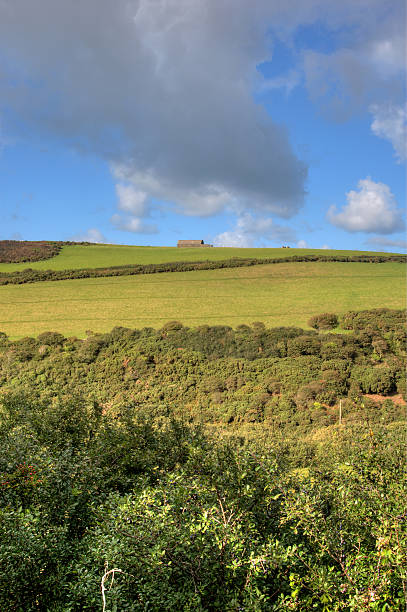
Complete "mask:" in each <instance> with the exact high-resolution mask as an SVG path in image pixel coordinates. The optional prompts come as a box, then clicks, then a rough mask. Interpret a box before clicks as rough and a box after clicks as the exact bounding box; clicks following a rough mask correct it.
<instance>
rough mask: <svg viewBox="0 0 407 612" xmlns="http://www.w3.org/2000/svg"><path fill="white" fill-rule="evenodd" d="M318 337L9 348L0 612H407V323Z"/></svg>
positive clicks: (181, 329) (331, 321)
mask: <svg viewBox="0 0 407 612" xmlns="http://www.w3.org/2000/svg"><path fill="white" fill-rule="evenodd" d="M309 325H310V327H312V330H307V331H306V330H303V329H300V328H296V327H290V328H266V327H265V326H264V324H263V323H261V322H254V323H252V324H251V325H240V326H238V327H237V328H236V329H232V328H231V327H227V326H208V325H203V326H200V327H196V328H187V327H185V326H184V325H182V323H180V322H179V321H170V322H168V323H166V324H165V325H164V326H163V327H162V328H161V329H159V330H156V329H153V328H143V329H127V328H124V327H116V328H114V329H112V331H111V332H109V333H106V334H95V333H92V332H91V331H89V332H88V335H87V338H86V339H78V338H75V337H70V338H66V337H64V336H63V335H62V334H59V333H56V332H51V331H50V332H44V333H42V334H40V335H39V336H38V337H37V338H31V337H27V338H23V339H20V340H16V341H12V340H10V339H9V338H8V337H7V336H6V335H5V334H4V333H3V334H0V441H1V443H0V491H1V496H0V609H1V610H4V611H10V612H11V611H18V612H19V611H21V612H23V611H24V612H26V611H34V610H47V611H48V610H50V611H51V610H52V611H61V612H62V611H64V612H68V611H69V612H73V611H78V612H79V611H82V610H87V611H100V610H104V612H113V611H127V610H128V611H132V610H134V611H138V610H140V611H141V610H143V611H144V610H154V611H160V610H173V611H174V612H175V611H180V610H185V611H192V610H193V611H199V610H201V611H218V610H222V611H238V610H245V611H246V610H247V611H253V612H254V611H256V612H257V611H263V610H264V611H266V610H267V611H268V610H275V611H283V610H299V611H302V610H304V611H305V610H314V609H317V610H325V611H331V610H332V611H337V610H338V611H339V610H346V611H347V610H349V611H350V610H355V611H356V610H365V609H366V610H378V611H379V610H380V611H386V610H389V611H391V610H404V609H405V604H406V582H405V578H406V575H405V555H406V520H405V519H406V515H405V448H404V447H405V399H406V384H405V376H404V365H403V364H404V362H405V357H406V347H405V312H404V311H396V310H388V309H376V310H370V311H361V312H356V311H350V312H347V313H346V314H344V315H341V316H337V315H336V314H335V313H323V314H317V315H315V316H314V317H312V319H311V320H310V321H309ZM338 325H339V327H338Z"/></svg>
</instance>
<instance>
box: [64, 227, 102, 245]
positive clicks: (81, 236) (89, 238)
mask: <svg viewBox="0 0 407 612" xmlns="http://www.w3.org/2000/svg"><path fill="white" fill-rule="evenodd" d="M71 240H72V241H73V242H94V243H95V244H107V243H108V240H107V238H106V237H105V236H104V235H103V234H102V232H100V231H99V230H98V229H97V228H96V227H91V228H89V229H88V230H87V231H86V232H80V233H78V234H75V236H72V237H71Z"/></svg>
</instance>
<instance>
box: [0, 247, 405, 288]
mask: <svg viewBox="0 0 407 612" xmlns="http://www.w3.org/2000/svg"><path fill="white" fill-rule="evenodd" d="M61 244H62V243H61ZM43 259H44V258H43ZM20 261H21V260H20ZM406 261H407V255H292V256H289V257H274V258H264V259H256V258H246V259H245V258H240V257H233V258H230V259H225V260H221V261H209V260H207V261H170V262H167V263H155V264H139V265H133V264H132V265H121V266H111V267H105V268H82V269H73V270H34V269H32V268H27V269H25V270H19V271H15V272H0V285H22V284H25V283H39V282H45V281H61V280H68V279H74V278H101V277H110V276H133V275H140V274H158V273H160V272H190V271H194V270H218V269H221V268H242V267H247V266H258V265H263V264H278V263H291V262H292V263H296V262H297V263H298V262H345V263H346V262H349V263H355V262H359V263H378V264H379V263H386V262H397V263H406Z"/></svg>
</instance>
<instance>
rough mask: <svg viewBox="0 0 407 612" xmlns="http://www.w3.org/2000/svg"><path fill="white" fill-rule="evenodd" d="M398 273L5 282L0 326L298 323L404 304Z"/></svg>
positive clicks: (298, 269)
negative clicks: (321, 315) (315, 316)
mask: <svg viewBox="0 0 407 612" xmlns="http://www.w3.org/2000/svg"><path fill="white" fill-rule="evenodd" d="M86 248H88V247H86ZM96 248H99V247H96ZM267 250H268V249H267ZM211 251H212V250H211ZM221 251H222V252H223V253H224V249H221ZM257 251H258V250H257V249H256V252H257ZM280 252H281V251H280ZM295 252H297V250H295ZM342 253H343V252H342ZM256 254H257V255H258V253H256ZM41 263H47V262H41ZM404 275H405V265H404V264H401V263H383V264H370V263H338V262H332V263H322V262H321V263H319V262H316V263H283V264H279V265H278V266H275V265H264V266H255V267H253V268H236V269H221V270H203V271H193V272H175V273H162V274H152V275H142V276H132V277H113V278H94V279H78V280H76V279H75V280H66V281H56V282H43V283H34V284H27V285H8V286H3V287H0V331H3V332H5V333H6V334H7V335H8V336H10V337H11V338H19V337H24V336H36V335H38V334H39V333H41V332H43V331H47V330H52V331H58V332H61V333H63V334H64V335H66V336H72V335H75V336H78V337H84V336H85V335H86V331H87V330H92V331H94V332H106V331H109V330H111V329H112V328H113V327H114V326H116V325H121V326H125V327H138V328H140V327H145V326H151V327H154V328H159V327H161V326H162V325H163V324H164V323H165V322H166V321H169V320H172V319H177V320H180V321H182V322H183V323H184V324H185V325H187V326H197V325H203V324H210V325H221V324H222V325H230V326H232V327H236V326H237V325H239V324H242V323H251V322H253V321H263V322H264V323H265V324H266V325H267V326H273V327H276V326H298V327H304V328H305V327H307V320H308V319H309V317H310V316H312V315H313V314H317V313H321V312H327V311H328V312H335V313H337V314H340V313H343V312H346V311H348V310H363V309H371V308H379V307H388V308H403V307H404V306H405V297H404Z"/></svg>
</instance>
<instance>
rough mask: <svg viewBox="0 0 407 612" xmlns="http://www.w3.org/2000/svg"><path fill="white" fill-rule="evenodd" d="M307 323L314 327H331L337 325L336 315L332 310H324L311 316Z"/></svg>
mask: <svg viewBox="0 0 407 612" xmlns="http://www.w3.org/2000/svg"><path fill="white" fill-rule="evenodd" d="M308 325H309V326H310V327H313V328H314V329H333V328H334V327H337V326H338V317H337V315H336V314H334V313H332V312H324V313H323V314H319V315H314V316H313V317H311V318H310V319H309V320H308Z"/></svg>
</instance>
